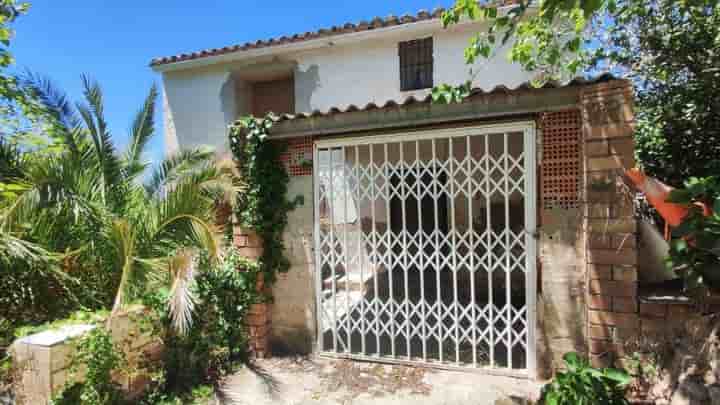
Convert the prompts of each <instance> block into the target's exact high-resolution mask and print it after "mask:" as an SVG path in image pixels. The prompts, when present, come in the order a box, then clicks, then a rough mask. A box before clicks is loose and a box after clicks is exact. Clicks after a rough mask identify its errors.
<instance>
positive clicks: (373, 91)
mask: <svg viewBox="0 0 720 405" xmlns="http://www.w3.org/2000/svg"><path fill="white" fill-rule="evenodd" d="M410 25H412V24H410ZM481 29H482V27H481V26H480V25H479V24H467V25H462V26H459V27H455V28H454V29H452V30H444V29H442V27H440V23H439V21H436V24H435V23H433V24H431V25H428V24H425V25H423V26H422V27H421V28H419V29H418V28H413V27H410V28H407V29H406V28H402V29H396V30H393V31H389V32H387V33H383V35H382V36H380V37H379V38H374V39H368V40H363V41H354V42H352V43H349V44H345V43H343V42H342V41H327V42H326V43H324V44H323V45H322V46H321V47H316V48H315V49H312V50H304V51H288V52H285V53H280V54H278V55H275V56H274V57H273V58H271V59H268V57H267V56H265V57H263V60H262V61H261V60H260V59H259V58H258V59H256V60H252V59H246V60H237V59H236V60H233V61H226V62H222V63H216V64H214V65H211V66H209V67H189V68H188V69H187V70H179V71H177V70H173V71H167V72H165V73H163V85H164V86H165V95H166V98H167V100H166V104H167V106H166V111H165V114H166V117H165V131H166V145H168V152H173V151H174V150H176V149H177V147H180V148H189V147H196V146H199V145H210V146H214V147H223V145H225V143H226V140H225V138H226V127H227V125H228V124H229V123H230V122H232V121H233V119H235V118H236V117H237V116H239V115H241V114H243V113H246V112H247V103H248V102H247V100H248V99H249V95H248V94H238V93H242V89H249V88H250V87H251V86H247V85H245V84H244V83H241V80H240V79H239V77H241V76H242V71H243V69H245V67H246V66H248V65H251V66H254V69H255V71H257V67H258V66H262V65H263V64H267V66H268V71H270V70H271V69H272V66H273V64H287V63H292V64H294V65H295V72H294V76H295V110H296V112H309V111H312V110H320V111H327V110H329V109H330V108H333V107H338V108H346V107H347V106H349V105H351V104H354V105H356V106H364V105H366V104H367V103H370V102H374V103H376V104H378V105H381V104H384V103H385V102H386V101H388V100H402V99H404V98H406V97H408V96H410V95H415V96H425V95H426V94H428V92H429V89H428V90H421V91H415V92H401V91H400V72H399V70H400V69H399V57H398V48H397V47H398V45H397V44H398V42H400V41H406V40H411V39H417V38H424V37H427V36H433V38H434V41H433V42H434V44H433V51H434V62H435V65H434V83H435V84H436V85H437V84H441V83H450V84H459V83H462V82H465V81H466V80H468V78H469V77H470V76H469V72H468V71H469V67H468V66H466V65H465V63H464V57H463V52H464V49H465V47H466V46H467V45H468V41H469V39H470V37H471V35H472V34H473V33H474V32H477V31H479V30H481ZM506 55H507V52H506V51H505V50H500V51H498V54H497V55H496V56H495V57H493V58H491V59H488V60H480V61H479V62H478V63H477V64H476V65H475V66H473V67H472V68H473V71H474V72H475V73H476V74H475V75H474V81H473V85H474V86H476V87H481V88H483V89H486V90H490V89H492V88H493V87H495V86H497V85H501V84H502V85H505V86H507V87H510V88H513V87H516V86H517V85H519V84H521V83H523V82H526V81H527V80H529V75H528V74H527V73H525V72H523V71H522V69H521V68H520V66H517V65H512V64H511V63H510V62H509V61H508V60H507V56H506ZM236 81H237V82H238V83H234V82H236Z"/></svg>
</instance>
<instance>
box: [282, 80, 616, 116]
mask: <svg viewBox="0 0 720 405" xmlns="http://www.w3.org/2000/svg"><path fill="white" fill-rule="evenodd" d="M615 79H617V78H616V77H615V76H613V75H612V74H611V73H607V72H605V73H601V74H598V75H596V76H593V77H589V78H584V77H576V78H574V79H572V80H567V81H563V82H559V81H551V82H548V83H546V84H545V85H543V86H541V87H540V88H538V87H534V86H532V85H531V84H530V82H524V83H521V84H519V85H518V86H515V87H512V88H510V87H507V86H505V85H498V86H495V87H494V88H492V89H490V90H484V89H481V88H474V89H472V90H471V92H470V97H469V98H472V97H473V96H482V95H488V94H496V93H512V92H517V91H523V90H527V91H532V90H538V89H558V88H563V87H571V86H584V85H590V84H596V83H603V82H608V81H611V80H615ZM430 102H432V95H431V94H428V95H426V96H425V97H420V98H418V97H415V96H412V95H411V96H408V97H405V98H403V99H401V100H387V101H385V102H382V103H376V102H370V103H367V104H365V105H361V106H358V105H354V104H351V105H349V106H347V107H345V108H338V107H332V108H330V109H328V110H326V111H320V110H314V111H311V112H301V113H296V114H282V115H277V116H275V118H274V121H275V122H283V121H294V120H301V119H307V118H314V117H324V116H330V115H334V114H342V113H349V112H357V111H371V110H380V109H389V108H393V107H403V106H408V105H412V104H428V103H430Z"/></svg>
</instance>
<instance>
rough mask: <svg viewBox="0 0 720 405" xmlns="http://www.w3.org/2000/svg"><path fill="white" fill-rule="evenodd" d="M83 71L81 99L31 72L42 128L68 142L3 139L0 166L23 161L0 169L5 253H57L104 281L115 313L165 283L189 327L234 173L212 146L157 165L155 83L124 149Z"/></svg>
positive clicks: (1, 248)
mask: <svg viewBox="0 0 720 405" xmlns="http://www.w3.org/2000/svg"><path fill="white" fill-rule="evenodd" d="M82 80H83V89H84V91H83V95H84V102H82V103H77V104H74V105H73V104H72V103H70V102H69V100H68V99H67V97H66V96H65V95H64V94H62V92H60V91H58V90H56V89H55V88H54V86H53V85H52V84H51V83H50V82H49V81H48V80H45V79H43V78H40V77H37V76H34V75H28V76H27V77H25V78H24V81H23V84H24V86H25V88H27V89H30V90H31V92H32V95H33V97H34V99H35V100H37V103H38V105H39V106H40V107H41V109H42V111H43V117H44V120H45V121H44V125H43V128H44V129H45V130H46V131H47V134H48V135H49V136H51V137H52V138H53V139H54V141H55V142H56V143H57V144H59V145H61V146H62V147H61V148H59V151H58V150H53V151H51V152H47V153H28V152H27V151H22V150H18V149H15V150H11V151H9V153H5V154H3V153H2V149H1V148H0V167H2V165H3V164H14V163H13V162H15V161H22V162H23V163H22V165H21V166H18V165H15V166H18V167H19V170H17V173H15V174H14V175H13V176H12V178H6V179H2V178H0V184H4V185H5V188H6V189H7V188H8V187H10V188H11V189H12V191H13V192H12V193H5V194H3V197H1V198H0V259H1V258H3V257H8V258H10V257H14V258H16V259H17V258H23V257H24V258H25V259H26V260H27V259H30V258H32V256H33V255H34V256H36V257H38V258H41V257H42V258H46V257H49V256H50V255H49V254H46V252H55V253H57V254H59V255H61V260H60V267H61V268H62V272H63V273H64V274H65V275H67V276H68V277H76V278H79V279H82V280H83V281H87V282H88V283H90V284H92V286H90V287H94V288H96V289H97V290H105V291H104V292H103V291H95V292H90V293H88V294H87V295H89V297H90V298H89V300H90V301H91V302H93V303H95V304H96V305H100V306H106V307H107V306H111V307H112V313H115V312H117V311H118V310H119V309H121V308H122V307H123V306H124V305H126V304H127V303H128V302H130V301H132V300H135V299H138V298H139V297H141V296H142V295H143V294H144V293H146V292H147V291H148V290H151V289H153V288H155V287H158V286H161V285H162V286H168V287H169V288H170V299H169V309H170V314H171V318H172V320H173V324H174V326H175V327H176V329H177V330H178V331H179V332H181V333H182V332H184V331H186V330H187V328H188V326H189V325H190V322H191V320H192V318H191V316H192V307H193V298H192V295H191V290H190V289H189V288H188V286H189V285H190V283H191V281H192V279H193V276H194V273H195V271H196V268H195V267H196V266H195V262H196V257H197V255H198V254H199V253H201V252H204V253H206V254H207V255H208V256H209V257H210V258H211V260H212V259H217V258H219V257H220V255H221V248H220V243H219V242H218V241H219V235H220V229H219V227H218V226H217V225H216V224H215V207H216V204H217V203H218V201H219V200H221V199H223V198H227V196H230V195H232V193H233V192H234V190H235V187H234V183H233V177H232V174H231V173H230V172H229V170H224V169H221V168H218V167H217V166H216V165H215V164H214V163H213V156H214V154H213V153H212V152H211V151H207V150H189V151H184V152H181V153H179V154H177V155H175V156H171V157H169V158H167V159H166V160H164V161H163V162H161V163H160V164H159V165H158V166H157V167H156V168H154V169H152V168H151V165H150V163H149V162H148V161H146V160H144V153H145V152H146V149H147V145H148V143H149V141H150V140H151V138H152V137H153V135H154V127H155V121H154V112H155V105H156V102H157V97H158V93H157V90H156V88H155V87H154V86H153V87H152V88H151V89H150V91H149V93H148V95H147V97H146V99H145V102H144V103H143V106H142V108H140V110H139V111H138V112H137V114H136V115H135V117H134V120H133V122H132V125H131V130H130V136H129V142H128V146H127V148H126V150H125V151H123V152H122V153H120V152H118V148H117V147H116V145H115V144H114V142H113V138H112V136H111V133H110V129H109V126H108V123H107V121H106V120H105V115H104V103H103V93H102V90H101V88H100V86H99V85H98V84H97V83H96V82H94V81H92V80H90V79H89V78H87V77H85V76H83V78H82ZM151 170H152V173H148V172H149V171H151ZM0 191H1V190H0ZM228 201H229V202H232V199H229V200H228ZM13 243H14V244H15V245H16V246H14V245H13ZM23 248H24V249H25V250H26V251H23V250H22V249H23ZM78 275H81V277H80V276H78ZM80 287H81V288H84V289H85V290H87V289H88V287H89V286H80ZM93 300H94V301H93Z"/></svg>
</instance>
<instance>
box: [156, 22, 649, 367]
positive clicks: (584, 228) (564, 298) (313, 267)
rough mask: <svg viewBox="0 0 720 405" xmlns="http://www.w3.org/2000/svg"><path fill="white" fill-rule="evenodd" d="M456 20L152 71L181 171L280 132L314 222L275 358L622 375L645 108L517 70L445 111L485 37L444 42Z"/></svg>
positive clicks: (633, 317)
mask: <svg viewBox="0 0 720 405" xmlns="http://www.w3.org/2000/svg"><path fill="white" fill-rule="evenodd" d="M441 12H442V10H436V11H434V12H432V13H430V12H424V11H421V12H419V13H418V14H416V15H414V16H403V17H394V16H390V17H387V18H375V19H373V20H372V21H369V22H361V23H359V24H345V25H342V26H336V27H332V28H329V29H321V30H318V31H315V32H309V33H305V34H298V35H293V36H284V37H280V38H274V39H270V40H264V41H258V42H255V43H247V44H244V45H235V46H229V47H225V48H217V49H208V50H204V51H199V52H194V53H190V54H181V55H177V56H171V57H164V58H158V59H155V60H153V61H152V62H151V66H152V68H153V69H154V70H155V71H157V72H159V73H161V74H162V81H163V85H164V95H165V97H164V100H165V101H164V115H165V131H166V133H165V136H166V146H167V152H168V153H173V152H175V151H177V150H179V149H182V148H190V147H196V146H199V145H211V146H214V147H217V148H219V149H220V150H226V149H227V146H226V143H227V128H228V125H229V124H231V123H232V122H233V121H235V120H236V119H237V118H239V117H241V116H244V115H247V114H254V115H255V116H262V115H264V114H265V113H267V112H270V111H272V112H274V113H276V114H279V117H278V118H277V122H276V124H275V125H274V126H273V128H272V132H271V134H270V139H272V140H274V141H275V142H284V143H286V144H287V147H288V149H287V152H286V153H285V155H284V156H283V160H284V162H285V164H286V166H287V168H288V172H289V174H290V175H291V182H290V192H289V194H290V197H292V196H294V195H302V196H304V200H305V204H304V205H303V206H301V207H298V208H297V209H296V210H295V211H293V212H292V213H291V214H290V223H289V227H288V231H287V234H286V241H287V246H288V254H289V256H290V258H291V262H292V268H291V270H290V271H289V273H287V274H286V275H283V276H282V277H281V278H280V279H279V280H278V281H277V283H276V284H275V285H274V286H273V293H274V296H275V301H274V303H273V304H272V305H271V309H268V311H271V312H272V313H271V314H267V316H266V315H264V314H261V315H262V316H265V318H263V319H264V320H263V321H262V322H261V325H260V326H263V327H264V326H267V325H268V324H269V325H270V326H269V328H270V329H271V330H270V332H269V333H270V342H271V345H272V346H273V350H274V351H279V350H283V349H284V350H292V351H302V352H314V353H317V354H321V355H325V356H335V357H348V358H354V359H361V360H370V361H380V362H394V363H408V364H419V365H430V366H438V367H444V368H448V367H449V368H459V369H473V370H475V369H477V370H481V371H484V372H488V373H500V374H509V375H517V376H525V377H530V378H538V377H543V376H546V375H547V374H548V372H549V371H551V370H552V369H553V368H555V367H557V366H558V365H559V364H560V361H561V360H560V359H561V356H562V355H563V354H564V353H566V352H568V351H578V352H581V353H586V354H588V355H590V356H591V358H592V359H593V361H594V362H595V363H604V364H609V363H611V362H612V361H613V360H614V358H613V352H614V349H616V348H618V347H619V346H620V345H621V343H622V342H621V341H620V339H621V337H622V336H624V333H625V332H628V331H629V332H633V331H636V330H638V329H639V328H640V314H639V313H638V304H637V300H636V296H637V293H636V291H637V287H636V280H637V271H636V265H637V251H636V248H635V244H634V237H633V235H634V232H635V228H636V224H635V220H634V218H633V210H632V202H631V201H629V200H630V199H628V198H627V196H626V195H624V194H623V193H622V192H621V187H620V186H619V184H618V176H619V175H620V174H621V172H622V169H623V168H624V167H632V166H633V164H634V162H633V142H632V130H633V119H634V118H633V112H632V92H631V88H630V86H629V84H628V83H627V82H625V81H623V80H616V79H614V78H613V77H611V76H608V75H602V76H598V77H594V78H589V79H576V80H572V81H568V82H565V83H550V84H548V85H546V86H544V87H542V88H533V87H532V86H530V85H529V84H528V82H529V80H530V79H531V76H530V75H529V74H528V73H526V72H524V71H523V70H522V69H521V68H520V67H519V66H517V65H513V64H511V63H510V62H509V61H507V59H506V57H505V52H504V51H503V50H500V51H499V52H498V53H497V55H496V56H493V57H492V58H490V59H488V60H481V61H478V63H477V64H475V65H474V66H472V87H473V91H472V94H471V96H470V97H469V98H468V99H467V100H466V101H465V102H463V103H459V104H451V105H440V104H434V103H432V102H431V99H430V92H431V88H432V87H433V86H434V85H439V84H442V83H449V84H459V83H462V82H465V81H466V80H468V78H470V74H469V72H468V66H466V65H465V64H464V58H463V51H464V48H465V47H466V46H467V44H468V40H469V38H470V37H471V35H472V34H473V33H475V32H478V31H480V30H482V29H483V25H482V24H483V23H481V22H469V21H467V22H462V23H460V24H458V25H457V26H453V27H451V28H449V29H443V27H442V26H441V23H440V19H439V17H440V15H441ZM270 319H271V320H272V322H271V323H270ZM259 334H260V338H262V335H264V334H265V332H260V333H259ZM256 335H257V334H256ZM255 349H256V350H259V351H261V352H263V351H265V350H266V349H267V348H266V347H265V343H258V344H257V345H256V346H255Z"/></svg>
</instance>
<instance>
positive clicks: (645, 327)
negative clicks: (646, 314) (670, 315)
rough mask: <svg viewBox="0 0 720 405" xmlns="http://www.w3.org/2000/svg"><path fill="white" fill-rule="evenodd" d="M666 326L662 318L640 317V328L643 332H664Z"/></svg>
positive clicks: (651, 333)
mask: <svg viewBox="0 0 720 405" xmlns="http://www.w3.org/2000/svg"><path fill="white" fill-rule="evenodd" d="M666 326H667V324H666V322H665V320H664V319H642V320H641V321H640V330H641V331H642V333H643V334H649V335H655V334H657V333H658V332H664V331H665V330H666Z"/></svg>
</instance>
